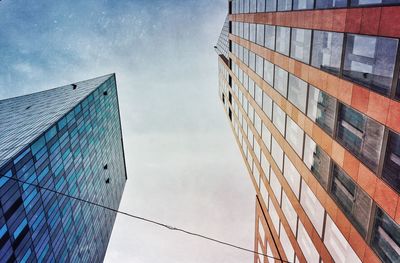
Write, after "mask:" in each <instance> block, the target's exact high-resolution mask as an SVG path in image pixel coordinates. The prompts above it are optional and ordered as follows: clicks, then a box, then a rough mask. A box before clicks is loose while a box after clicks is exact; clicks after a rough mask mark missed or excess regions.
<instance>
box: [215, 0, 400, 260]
mask: <svg viewBox="0 0 400 263" xmlns="http://www.w3.org/2000/svg"><path fill="white" fill-rule="evenodd" d="M399 4H400V1H399V0H388V1H385V0H368V1H361V0H349V1H342V0H229V1H227V11H228V16H227V19H226V22H225V25H224V27H223V30H222V33H221V36H220V38H219V40H218V44H217V46H216V50H217V53H218V55H219V59H218V61H219V94H220V96H221V100H222V101H223V104H224V107H225V111H226V114H227V115H228V118H229V119H230V124H231V128H232V131H233V133H234V135H235V138H236V141H237V143H238V145H239V148H240V152H241V154H242V157H243V160H244V162H245V165H246V167H247V169H248V172H249V174H250V178H251V181H252V183H253V185H254V189H255V194H256V198H255V199H256V202H255V203H256V209H255V210H256V221H257V223H256V225H255V239H254V244H255V250H257V251H258V252H260V253H263V254H267V255H270V256H273V257H275V258H278V259H279V260H284V261H289V262H317V263H318V262H352V263H353V262H381V261H382V262H400V225H399V223H400V48H399V39H400V26H399V23H398V20H399V19H400V6H399ZM254 262H256V263H258V262H273V259H271V258H268V257H263V256H261V255H255V256H254Z"/></svg>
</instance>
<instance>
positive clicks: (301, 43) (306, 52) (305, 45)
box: [290, 28, 311, 64]
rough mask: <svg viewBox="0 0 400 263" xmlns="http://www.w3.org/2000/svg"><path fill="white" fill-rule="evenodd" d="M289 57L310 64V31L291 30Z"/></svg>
mask: <svg viewBox="0 0 400 263" xmlns="http://www.w3.org/2000/svg"><path fill="white" fill-rule="evenodd" d="M291 42H292V44H291V50H290V57H292V58H294V59H297V60H300V61H301V62H304V63H306V64H309V63H310V47H311V30H306V29H298V28H293V29H292V39H291Z"/></svg>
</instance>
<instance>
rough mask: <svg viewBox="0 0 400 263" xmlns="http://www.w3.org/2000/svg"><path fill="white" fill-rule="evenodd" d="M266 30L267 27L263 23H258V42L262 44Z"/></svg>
mask: <svg viewBox="0 0 400 263" xmlns="http://www.w3.org/2000/svg"><path fill="white" fill-rule="evenodd" d="M264 32H265V27H264V25H263V24H257V41H256V43H257V44H259V45H260V46H264Z"/></svg>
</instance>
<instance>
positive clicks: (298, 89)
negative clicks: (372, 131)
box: [288, 74, 307, 113]
mask: <svg viewBox="0 0 400 263" xmlns="http://www.w3.org/2000/svg"><path fill="white" fill-rule="evenodd" d="M288 99H289V101H290V102H292V103H293V104H294V105H295V106H296V107H297V108H298V109H299V110H301V111H302V112H303V113H305V112H306V103H307V82H305V81H303V80H301V79H299V78H297V77H295V76H294V75H292V74H289V91H288Z"/></svg>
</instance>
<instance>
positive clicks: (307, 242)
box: [296, 221, 320, 263]
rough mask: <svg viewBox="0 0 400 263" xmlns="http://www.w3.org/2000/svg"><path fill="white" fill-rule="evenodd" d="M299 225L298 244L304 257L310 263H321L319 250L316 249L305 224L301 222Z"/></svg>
mask: <svg viewBox="0 0 400 263" xmlns="http://www.w3.org/2000/svg"><path fill="white" fill-rule="evenodd" d="M298 225H299V226H298V230H297V242H298V243H299V246H300V248H301V250H302V251H303V254H304V257H305V258H306V260H307V262H309V263H319V262H320V261H319V253H318V250H317V249H316V248H315V246H314V243H313V242H312V240H311V238H310V236H309V235H308V233H307V231H306V229H305V228H304V226H303V224H302V223H301V222H300V221H299V223H298ZM296 262H297V261H296Z"/></svg>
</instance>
